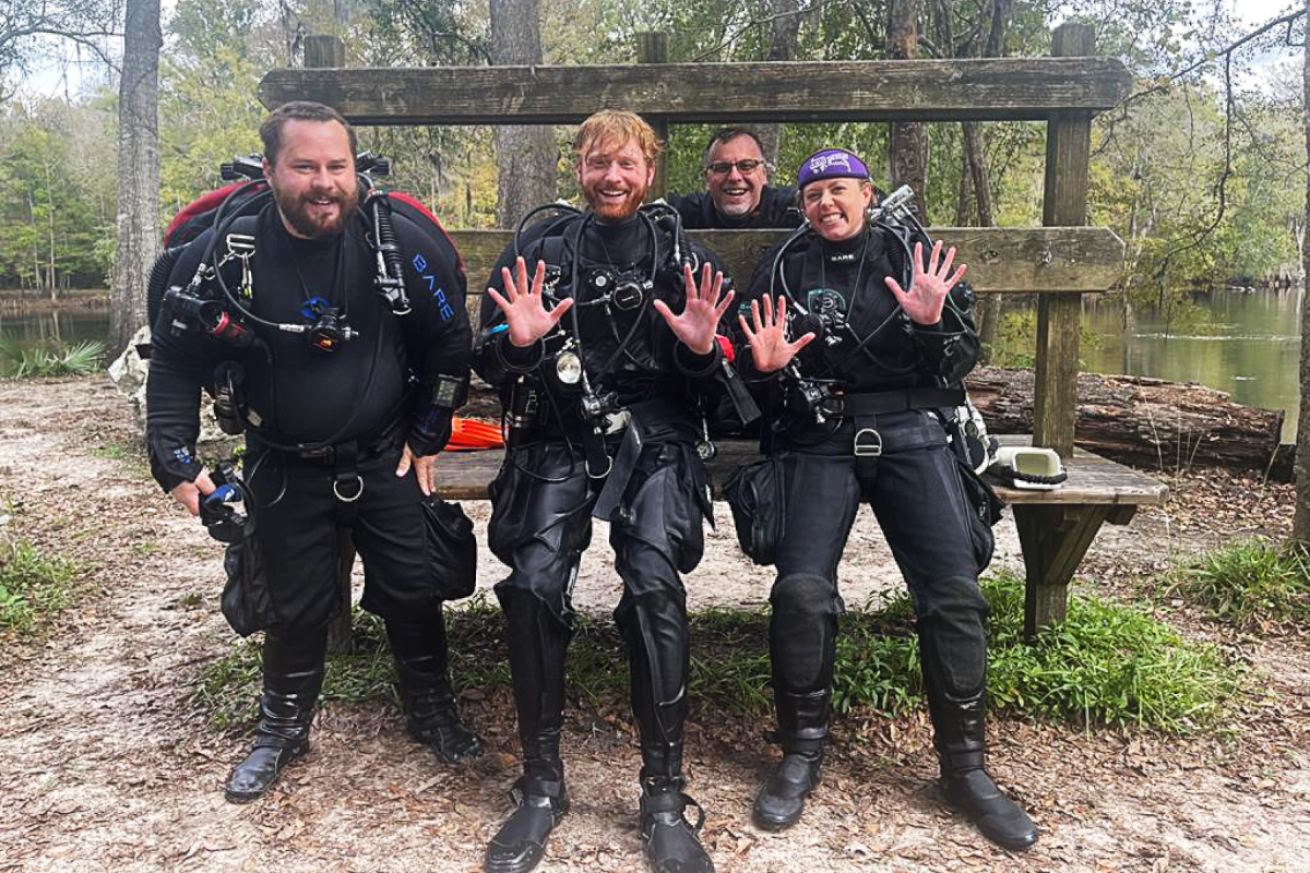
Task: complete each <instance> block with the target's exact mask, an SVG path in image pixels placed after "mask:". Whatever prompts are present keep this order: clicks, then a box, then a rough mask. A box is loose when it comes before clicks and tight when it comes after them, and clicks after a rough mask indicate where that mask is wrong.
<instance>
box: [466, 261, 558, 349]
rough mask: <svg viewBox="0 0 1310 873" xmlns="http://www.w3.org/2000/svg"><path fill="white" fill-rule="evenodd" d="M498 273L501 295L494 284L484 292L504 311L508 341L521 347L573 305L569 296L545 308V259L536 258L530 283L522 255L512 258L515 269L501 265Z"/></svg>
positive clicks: (546, 330) (551, 324) (556, 321)
mask: <svg viewBox="0 0 1310 873" xmlns="http://www.w3.org/2000/svg"><path fill="white" fill-rule="evenodd" d="M500 274H501V280H502V281H503V282H504V283H505V294H504V296H501V294H500V292H498V291H497V290H496V289H495V288H488V289H487V295H488V296H489V297H490V298H491V299H492V300H494V301H495V302H496V305H497V306H499V307H500V311H501V312H503V313H505V324H506V325H507V326H508V327H509V341H510V343H511V344H512V345H515V346H518V347H520V348H524V347H526V346H530V345H532V344H533V343H535V342H536V341H537V340H539V339H541V338H542V337H543V336H545V335H546V334H548V333H550V332H551V330H553V329H554V327H555V325H556V324H558V323H559V320H560V318H561V317H562V316H563V315H564V313H566V312H568V311H569V307H571V306H572V305H573V300H572V298H565V299H564V300H561V301H560V302H559V303H558V304H557V305H556V306H555V308H554V309H546V302H545V298H544V297H543V296H542V293H541V289H542V286H543V285H545V282H546V262H545V261H537V269H536V272H535V273H534V274H533V276H532V282H531V283H530V284H529V282H528V266H527V264H526V263H525V262H524V260H523V259H522V258H519V259H518V261H517V262H515V264H514V270H512V271H511V270H510V268H509V267H502V268H501V271H500Z"/></svg>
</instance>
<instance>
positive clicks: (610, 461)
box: [586, 455, 614, 479]
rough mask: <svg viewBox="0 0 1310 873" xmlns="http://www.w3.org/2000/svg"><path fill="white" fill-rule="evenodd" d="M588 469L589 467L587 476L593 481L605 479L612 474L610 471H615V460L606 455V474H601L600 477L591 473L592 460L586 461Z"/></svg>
mask: <svg viewBox="0 0 1310 873" xmlns="http://www.w3.org/2000/svg"><path fill="white" fill-rule="evenodd" d="M586 467H587V475H588V476H589V477H591V478H592V479H604V478H605V477H606V476H608V475H609V474H610V470H613V469H614V459H613V458H611V457H610V456H609V455H606V456H605V472H604V473H601V474H600V475H599V476H597V475H596V474H595V473H593V472H591V460H590V459H588V460H587V461H586Z"/></svg>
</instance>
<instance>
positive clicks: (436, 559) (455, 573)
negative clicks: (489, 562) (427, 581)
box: [423, 494, 478, 600]
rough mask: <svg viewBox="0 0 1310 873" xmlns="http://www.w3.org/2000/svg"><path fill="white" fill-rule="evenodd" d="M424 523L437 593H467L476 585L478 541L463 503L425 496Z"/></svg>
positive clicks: (446, 597) (451, 596) (449, 597)
mask: <svg viewBox="0 0 1310 873" xmlns="http://www.w3.org/2000/svg"><path fill="white" fill-rule="evenodd" d="M423 524H424V528H425V531H426V534H427V548H428V566H429V569H430V571H431V572H432V575H433V581H434V582H435V585H436V592H435V593H436V595H437V597H439V598H441V599H442V600H458V599H459V598H461V597H468V596H469V595H470V594H472V593H473V589H474V588H475V587H476V586H477V578H478V543H477V539H476V538H475V537H474V536H473V522H472V521H471V520H470V519H469V517H468V516H467V515H465V514H464V507H462V506H460V505H459V504H458V503H448V502H446V501H445V500H442V499H441V498H440V497H437V496H436V495H435V494H434V495H432V496H431V497H428V498H425V499H424V500H423Z"/></svg>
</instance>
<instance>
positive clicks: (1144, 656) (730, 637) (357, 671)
mask: <svg viewBox="0 0 1310 873" xmlns="http://www.w3.org/2000/svg"><path fill="white" fill-rule="evenodd" d="M984 590H985V591H986V593H987V596H988V598H989V599H990V601H991V603H992V620H991V646H990V652H991V681H990V691H991V696H992V700H993V702H994V704H995V705H996V706H998V707H1000V708H1002V709H1005V710H1008V711H1010V712H1012V713H1016V714H1020V715H1025V716H1031V717H1036V718H1040V719H1044V720H1048V721H1054V722H1064V723H1073V724H1078V725H1083V724H1087V725H1089V726H1096V727H1103V726H1107V725H1109V726H1125V725H1136V726H1140V727H1146V728H1153V729H1156V730H1161V731H1166V732H1173V733H1190V732H1195V731H1200V730H1208V729H1213V728H1215V727H1218V726H1220V724H1221V720H1222V715H1223V713H1224V710H1225V706H1226V705H1227V703H1228V702H1229V701H1231V700H1232V699H1233V698H1234V697H1235V696H1236V695H1237V694H1238V693H1239V692H1240V682H1241V677H1242V671H1241V668H1240V667H1239V666H1235V665H1231V664H1229V663H1228V662H1226V661H1225V660H1224V659H1223V657H1222V656H1221V655H1220V654H1219V653H1218V652H1217V651H1216V650H1215V649H1213V648H1212V647H1207V646H1200V645H1197V644H1193V643H1189V642H1187V641H1185V640H1183V639H1182V638H1181V637H1179V635H1178V634H1177V633H1176V632H1175V631H1173V630H1172V629H1171V628H1169V627H1168V626H1167V625H1165V624H1163V623H1161V622H1159V621H1157V620H1156V619H1154V618H1152V617H1151V616H1149V615H1147V614H1145V613H1143V612H1141V611H1139V610H1137V609H1134V608H1132V607H1128V606H1123V605H1120V604H1115V603H1110V602H1106V601H1103V600H1100V599H1097V598H1093V597H1088V596H1084V595H1081V594H1079V595H1075V597H1074V599H1073V601H1072V602H1071V603H1070V607H1069V617H1068V620H1067V621H1066V622H1065V624H1064V625H1062V626H1061V627H1059V628H1057V629H1052V630H1048V631H1044V632H1043V633H1041V634H1039V635H1038V636H1037V638H1036V639H1035V640H1033V641H1031V642H1028V641H1025V640H1024V638H1023V582H1022V581H1021V580H1019V579H1016V578H1014V577H1013V576H1008V575H1005V576H1000V577H998V578H995V579H992V580H989V581H988V582H987V583H986V584H985V585H984ZM691 622H692V631H691V634H692V652H691V665H692V666H691V671H692V677H691V694H692V696H693V697H694V698H695V699H696V700H697V701H699V702H700V704H701V705H704V706H707V707H709V708H712V709H715V710H725V711H733V712H736V713H738V714H739V715H742V716H745V717H751V718H761V719H766V718H770V715H769V713H770V708H771V703H770V694H769V692H768V682H769V657H768V629H769V614H768V612H767V611H765V610H760V611H748V610H727V609H714V610H706V611H702V612H697V613H694V614H693V615H692V617H691ZM446 624H447V629H448V634H449V637H450V646H451V661H452V670H453V673H454V677H455V681H456V683H457V684H458V685H460V686H462V687H470V688H482V689H491V688H507V687H509V684H510V676H509V664H508V660H507V648H506V642H505V623H504V619H503V618H502V616H501V613H500V610H499V609H498V608H496V607H495V606H493V605H492V604H490V603H488V602H487V601H486V600H485V599H483V598H481V597H480V598H479V599H477V600H475V601H474V602H473V603H471V604H470V605H468V606H465V607H462V608H460V609H458V610H456V611H451V612H448V613H447V616H446ZM354 634H355V636H354V649H355V653H354V654H351V655H347V656H334V657H333V658H332V659H330V661H329V667H328V674H327V677H326V680H325V682H324V694H323V698H324V700H325V701H326V702H327V703H328V704H331V702H333V701H338V702H348V703H360V702H365V701H374V700H378V699H380V698H388V699H391V700H394V699H395V695H394V692H393V690H392V683H393V682H394V672H393V669H392V665H391V658H390V654H389V652H388V651H387V646H386V642H385V634H384V632H383V628H382V623H381V622H380V621H379V620H378V619H376V618H374V617H373V616H370V615H367V614H365V613H360V612H357V613H356V615H355V630H354ZM258 652H259V650H258V646H257V645H255V644H252V643H249V642H240V643H237V644H235V645H234V646H233V649H232V651H231V652H230V653H228V654H227V655H225V656H224V657H223V658H221V659H219V660H218V661H215V662H214V663H213V664H211V665H209V667H207V668H206V669H205V670H204V671H203V673H202V676H201V681H200V684H199V686H198V688H197V690H196V691H195V693H194V696H193V697H194V700H195V702H196V703H197V704H198V705H199V706H200V707H201V708H202V709H203V710H205V711H206V712H207V713H208V714H209V717H210V720H211V722H212V723H213V724H214V725H215V726H217V727H219V728H223V729H228V728H234V727H244V728H249V727H251V726H253V724H254V721H255V718H256V716H257V713H256V708H255V704H256V700H257V698H258V695H259V690H260V685H259V653H258ZM568 681H569V686H570V687H569V691H570V694H571V695H572V696H574V697H575V698H577V697H581V698H584V699H586V700H588V701H590V703H591V704H592V705H595V706H598V707H599V706H602V705H613V706H618V707H622V706H623V705H624V701H625V700H626V696H627V689H628V669H627V657H626V653H625V650H624V645H623V642H622V640H621V639H620V637H619V635H618V633H617V631H616V630H615V629H614V627H613V624H612V623H611V622H610V621H609V620H608V618H607V617H601V616H595V617H592V616H583V617H581V618H580V619H579V621H578V628H577V634H576V636H575V637H574V639H573V643H572V645H571V646H570V648H569V663H568ZM833 684H834V695H833V705H834V708H835V709H836V711H837V712H838V713H840V714H851V713H868V712H871V711H872V712H878V713H883V714H887V715H899V714H904V713H905V712H908V711H910V710H913V709H914V708H916V707H918V706H919V705H920V704H921V701H922V696H923V677H922V674H921V672H920V669H919V643H918V637H917V636H916V635H915V632H914V617H913V614H912V610H911V607H910V603H909V599H908V597H906V596H903V595H902V596H900V597H896V598H893V599H892V600H891V602H890V603H889V604H888V605H887V606H886V607H884V608H883V609H880V610H876V611H862V612H855V611H852V612H849V613H847V614H846V615H845V616H844V617H843V618H842V633H841V636H840V637H839V639H838V645H837V669H836V675H835V678H834V682H833Z"/></svg>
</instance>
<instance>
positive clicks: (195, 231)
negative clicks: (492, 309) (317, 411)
mask: <svg viewBox="0 0 1310 873" xmlns="http://www.w3.org/2000/svg"><path fill="white" fill-rule="evenodd" d="M356 168H357V179H358V185H359V188H360V189H361V192H362V193H363V201H362V203H361V204H360V205H359V207H357V208H358V209H362V210H363V212H364V215H365V217H366V219H367V221H368V225H369V229H368V231H367V232H366V233H365V235H364V236H365V241H366V243H367V246H368V248H369V250H370V253H371V257H372V259H373V260H374V261H375V272H374V276H373V286H374V290H375V292H376V293H377V294H378V295H379V296H380V297H382V298H383V300H384V301H385V305H386V307H387V309H388V311H390V312H391V313H392V314H393V315H394V316H395V317H396V318H398V319H400V329H401V331H402V334H403V336H404V341H405V344H406V346H407V347H409V349H410V354H409V358H410V360H411V362H413V361H415V360H418V359H419V356H420V352H419V351H418V350H419V349H420V345H419V343H420V338H419V336H418V333H417V332H418V329H419V328H418V325H416V324H414V323H413V322H412V320H411V319H407V318H406V317H405V316H407V315H409V314H410V312H411V305H410V300H409V297H408V295H407V293H406V289H405V276H404V272H403V270H404V268H403V253H402V252H401V249H400V245H399V242H398V237H397V234H396V229H395V226H394V224H393V222H392V206H393V199H394V200H395V201H396V202H399V203H401V204H404V205H405V206H406V207H407V208H408V209H409V210H410V211H411V212H415V213H418V214H419V216H420V217H421V218H426V219H427V220H428V221H430V222H431V224H432V225H433V226H434V227H435V228H437V229H438V230H441V232H442V233H443V234H444V230H442V229H441V227H440V223H439V222H438V221H437V220H436V218H435V217H433V216H432V215H431V213H429V212H428V211H427V210H426V209H425V208H424V207H423V206H422V205H421V204H419V203H418V202H417V201H415V200H413V199H412V198H410V197H408V196H407V195H403V194H393V193H391V192H388V191H386V190H385V189H382V188H380V187H377V186H376V185H375V184H374V182H373V177H374V176H385V175H387V174H388V173H389V171H390V165H389V162H388V161H387V160H386V159H385V158H381V157H378V156H376V155H374V154H373V153H371V152H364V153H362V154H360V155H358V156H357V157H356ZM222 175H223V178H224V179H225V180H228V181H231V180H235V179H243V180H244V181H241V182H237V183H236V184H233V185H229V186H227V187H225V188H221V189H219V190H217V191H215V192H212V193H211V194H209V195H206V196H205V197H202V198H200V199H199V200H197V201H196V202H195V203H193V204H191V205H190V206H188V207H187V208H186V209H184V210H183V211H182V212H181V213H179V215H178V216H177V217H176V218H175V219H174V221H173V223H172V224H171V225H170V227H169V229H168V231H167V232H166V233H165V245H166V248H165V251H164V253H163V254H161V255H160V257H159V259H158V260H157V261H156V263H155V266H154V269H153V270H152V272H151V277H150V285H149V288H148V293H147V300H148V303H149V306H150V310H151V311H150V315H151V323H152V325H156V324H159V321H158V316H159V314H160V312H161V311H162V312H164V314H165V315H166V317H167V324H168V326H169V329H170V330H171V331H172V333H173V335H174V336H182V335H185V334H187V333H190V332H192V331H196V330H199V331H200V332H202V333H204V334H207V335H209V336H211V337H213V338H214V339H216V340H218V341H220V342H221V343H223V344H225V345H227V346H229V347H231V348H232V349H233V350H234V351H238V352H241V351H246V350H249V349H258V350H260V351H261V352H262V353H263V354H264V356H265V357H266V359H268V360H269V362H270V363H271V361H272V352H271V349H270V348H269V345H268V344H267V343H266V342H264V340H263V339H261V338H260V337H259V335H258V329H261V328H262V329H264V330H271V331H279V332H285V333H291V334H299V335H304V336H305V337H306V339H307V342H308V344H309V346H310V348H311V349H314V350H315V353H323V354H333V353H334V352H336V351H337V350H338V349H339V348H340V347H341V346H342V345H344V344H346V343H348V342H351V341H353V340H355V339H357V338H358V337H359V336H360V333H359V331H358V330H356V329H355V328H353V327H352V326H351V325H350V324H349V322H348V320H347V317H346V312H345V308H344V306H341V307H337V306H333V305H331V304H330V303H328V301H326V300H324V299H323V298H322V297H314V298H310V299H308V300H307V301H306V303H305V306H304V307H303V308H302V310H301V315H302V317H303V318H304V321H302V322H299V323H297V322H280V321H272V320H269V319H266V318H262V317H260V316H259V315H257V314H255V312H253V311H252V308H253V300H254V272H253V270H252V268H251V259H252V258H253V257H254V256H255V251H256V236H255V222H256V221H257V220H258V216H259V214H260V213H261V212H262V211H263V210H264V209H265V208H266V207H267V206H268V204H269V203H270V202H272V200H273V192H272V189H271V188H270V187H269V185H268V183H267V182H266V180H265V179H264V177H263V168H262V164H261V161H260V160H259V158H258V157H257V156H251V157H248V158H238V159H236V160H235V161H234V162H233V163H232V164H224V165H223V167H222ZM347 220H348V221H353V220H354V219H353V217H352V218H348V219H347ZM411 220H413V221H416V222H417V219H411ZM206 229H212V231H211V238H210V240H209V242H208V245H207V246H206V248H205V250H204V252H203V254H202V256H201V258H200V262H199V264H198V266H197V268H196V270H195V272H194V273H193V274H192V276H191V278H190V280H189V281H188V282H187V283H186V284H185V285H183V284H175V285H171V286H169V285H168V278H169V276H170V273H171V272H172V270H173V268H174V267H175V265H176V264H177V262H178V260H179V259H180V256H181V252H182V251H183V250H184V249H185V248H186V247H187V246H188V245H191V244H193V243H194V241H195V240H196V238H198V237H199V236H200V235H201V234H202V233H203V232H204V231H205V230H206ZM174 242H177V243H178V244H177V245H169V244H170V243H174ZM349 244H350V242H349V240H347V239H344V238H343V240H342V242H341V248H339V252H342V253H343V252H344V247H345V246H346V245H349ZM343 256H344V255H339V260H338V264H337V268H336V273H335V274H336V275H338V276H342V271H343V269H344V267H343V264H342V261H341V260H340V258H341V257H343ZM419 258H421V255H420V256H416V262H417V261H418V260H419ZM233 261H236V262H238V263H239V270H240V278H239V280H238V281H237V283H236V287H235V288H233V287H232V286H231V285H230V284H229V276H228V272H229V270H230V269H231V268H230V267H229V265H230V264H231V263H232V262H233ZM461 267H462V265H461ZM296 269H297V274H299V265H296ZM416 269H419V270H420V272H421V271H422V267H419V266H418V264H417V263H416ZM232 272H235V271H232ZM343 278H344V277H343ZM303 282H304V279H303V277H301V283H302V285H303ZM376 333H377V336H376V342H375V343H374V346H373V351H372V356H371V359H370V363H369V370H368V375H367V377H366V378H365V380H364V381H365V387H364V389H363V392H362V393H363V394H365V395H367V393H368V392H369V391H371V390H372V387H373V383H374V377H375V375H376V372H377V365H378V362H379V360H381V355H382V351H383V343H382V339H383V333H384V331H383V330H380V329H379V330H378V331H377V332H376ZM244 376H245V370H244V368H243V367H242V365H241V364H240V363H238V362H237V361H234V360H224V361H222V362H220V363H219V365H218V366H217V367H216V369H215V371H214V373H213V376H212V379H211V384H210V385H206V387H207V388H208V389H209V390H210V393H211V394H213V396H214V413H215V418H216V419H217V420H218V423H219V426H220V428H221V429H222V430H223V431H224V432H225V433H228V434H232V435H235V434H239V433H241V432H243V431H245V430H246V429H251V430H252V431H253V432H254V433H255V434H257V435H258V438H259V440H260V442H261V444H263V445H265V446H267V447H268V448H270V449H274V450H277V451H282V452H289V453H294V454H297V455H300V456H302V457H321V456H322V455H323V454H325V453H331V452H332V451H333V450H334V448H335V447H336V444H337V443H338V441H340V439H341V437H342V435H344V434H346V433H348V432H349V431H350V429H351V427H352V426H353V424H354V422H355V418H356V415H357V414H358V412H359V410H360V409H361V408H363V407H362V405H357V406H356V408H355V410H354V412H353V413H352V414H351V415H350V416H349V417H348V418H347V420H346V421H345V422H344V423H343V424H342V425H341V427H339V428H338V429H337V430H336V432H335V433H333V434H332V435H331V436H329V437H326V438H324V439H321V440H316V441H314V442H312V443H294V444H293V443H291V442H289V441H286V440H285V439H284V438H281V437H280V436H278V435H276V434H274V433H273V432H271V431H269V430H268V429H266V428H264V427H263V425H264V424H265V423H264V422H263V421H262V419H261V417H260V416H259V415H258V414H257V413H256V412H255V411H254V410H253V409H248V408H247V407H246V406H245V402H244V398H243V397H242V392H241V384H242V381H243V380H244ZM411 378H412V377H411ZM467 388H468V379H467V376H464V377H456V376H447V375H440V374H439V375H437V376H436V380H435V384H434V385H433V386H432V391H431V396H430V397H429V398H421V400H426V401H428V405H430V406H431V407H433V410H432V411H433V412H436V411H438V410H450V411H453V410H454V409H456V408H458V407H459V406H460V405H461V404H462V403H463V400H464V397H465V396H466V394H467ZM413 393H414V392H413V391H412V390H409V391H406V392H404V396H403V397H402V399H401V401H400V403H399V404H398V405H397V407H396V409H395V411H394V412H393V413H391V414H390V415H388V416H387V423H386V424H385V426H384V427H383V428H382V430H381V432H380V433H381V434H388V433H393V432H394V431H395V427H394V422H395V421H396V420H397V418H398V415H399V413H400V410H401V409H402V408H403V406H404V404H405V403H407V402H409V400H410V399H411V398H412V395H413ZM425 408H426V407H425ZM429 414H430V413H429ZM366 441H367V440H360V442H366Z"/></svg>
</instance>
